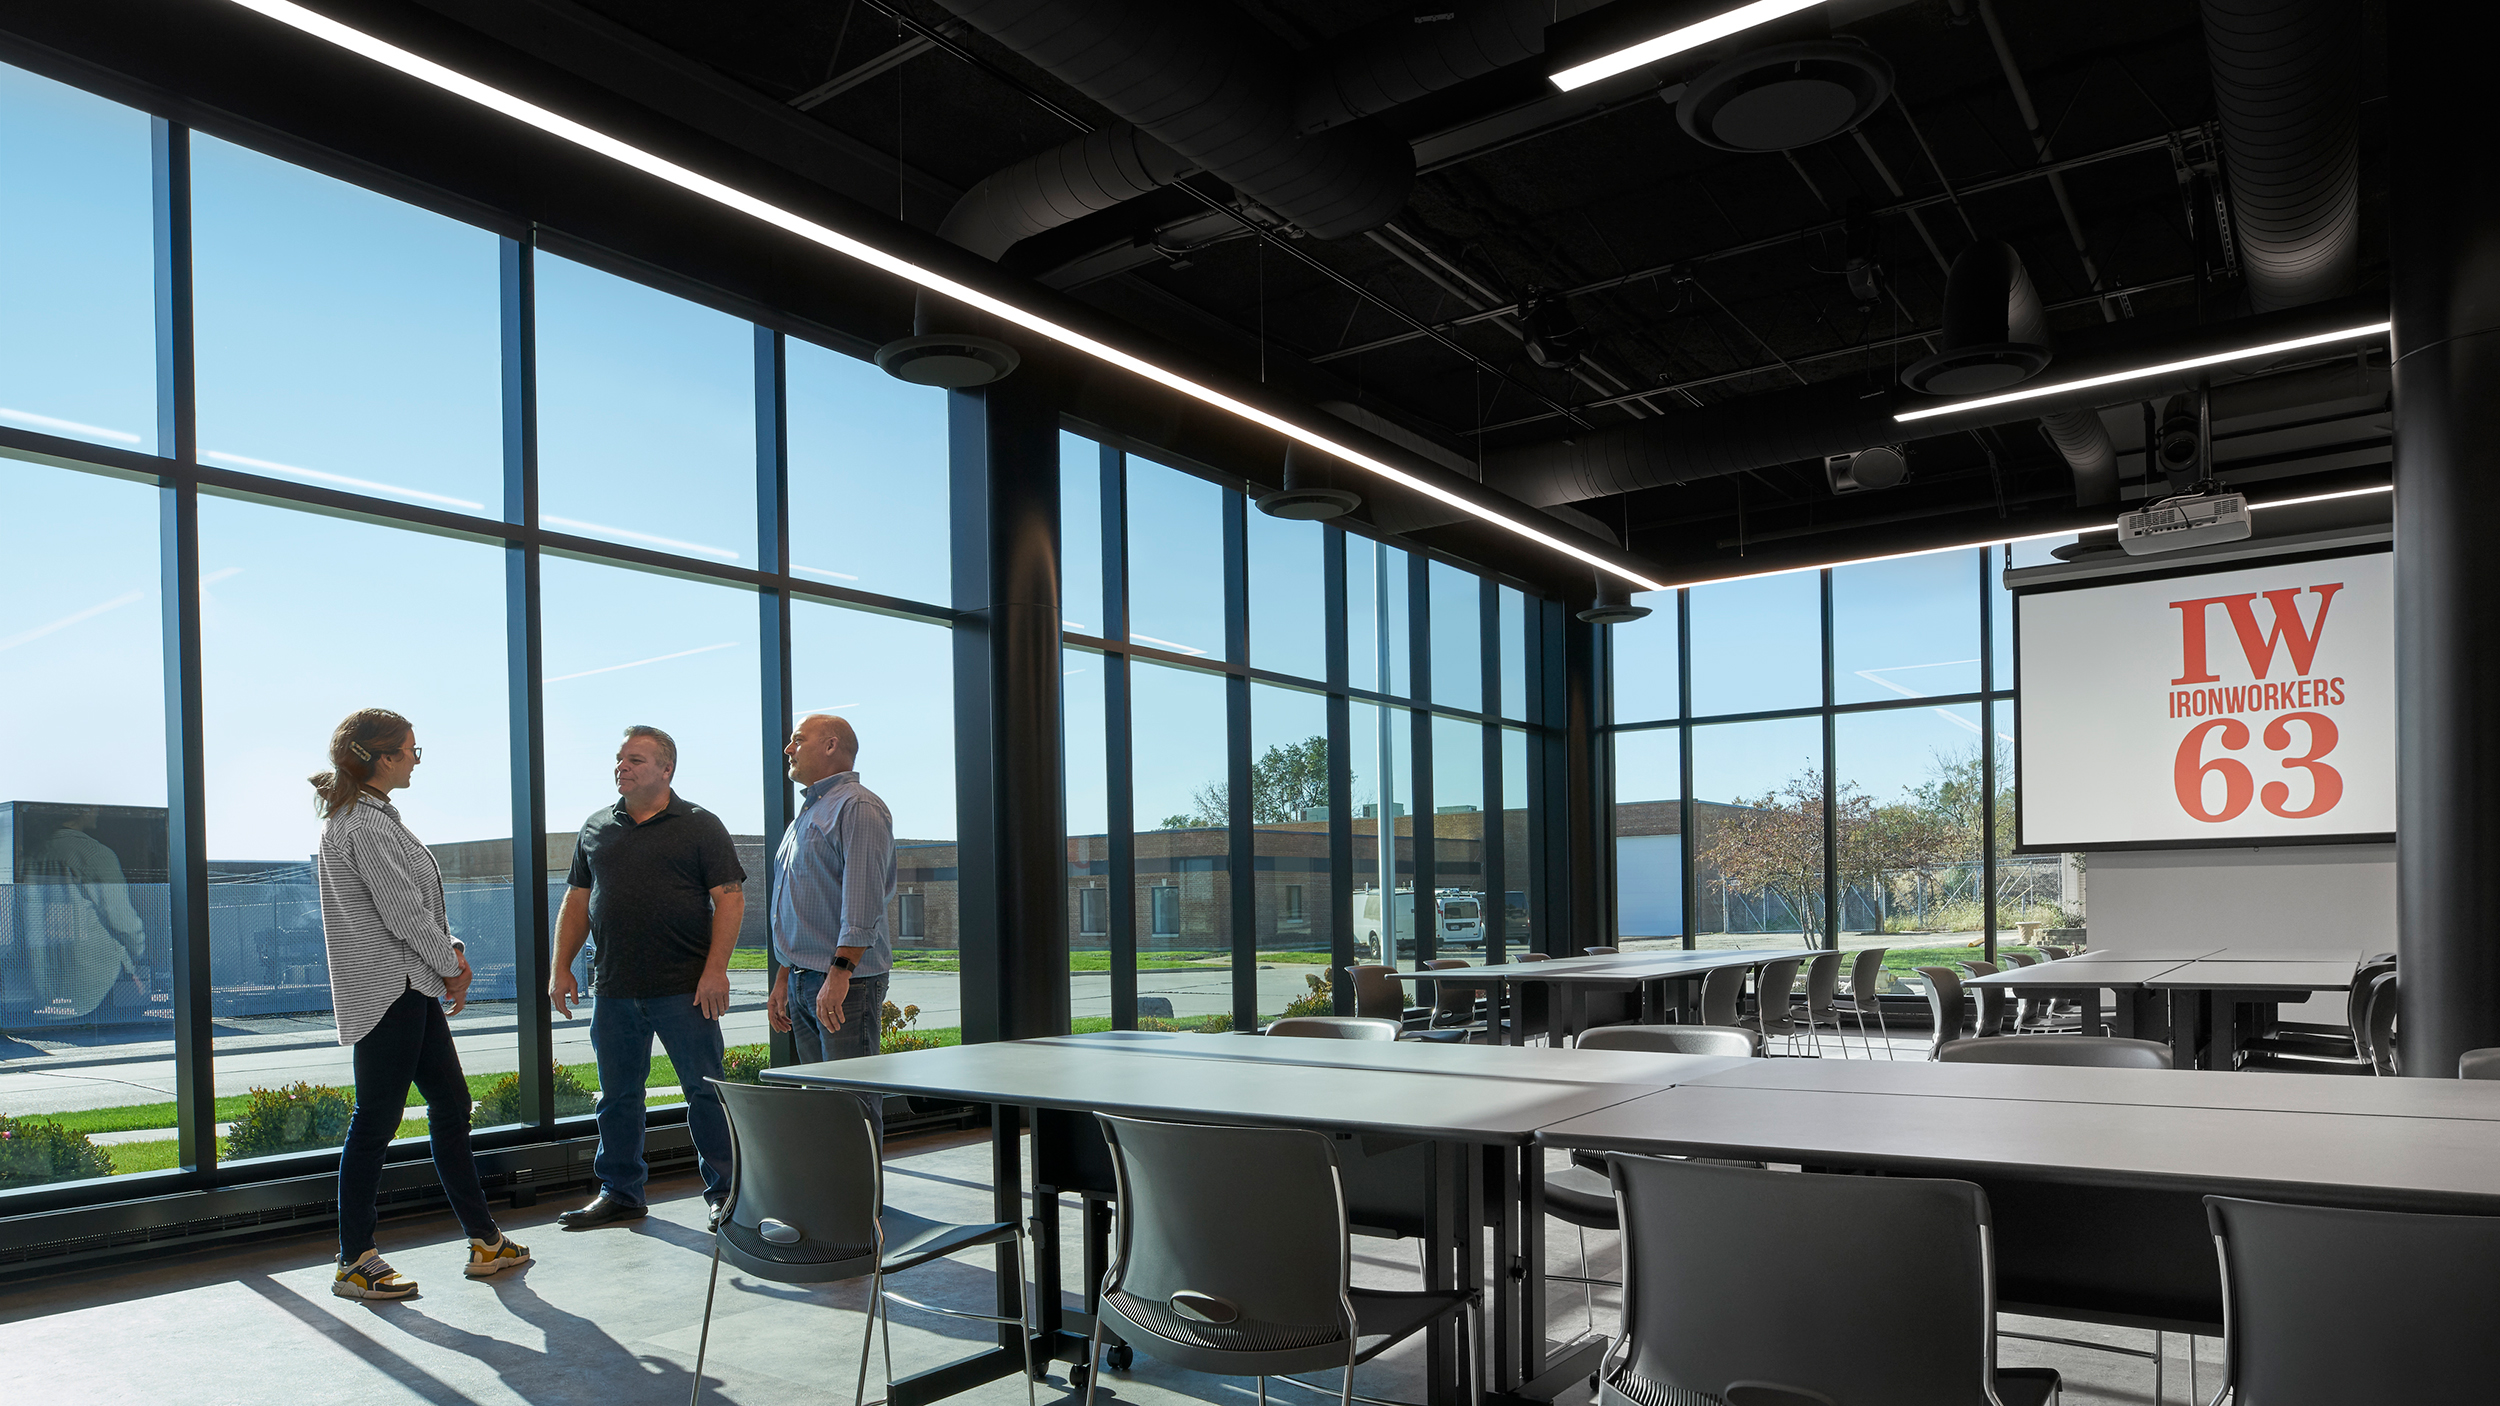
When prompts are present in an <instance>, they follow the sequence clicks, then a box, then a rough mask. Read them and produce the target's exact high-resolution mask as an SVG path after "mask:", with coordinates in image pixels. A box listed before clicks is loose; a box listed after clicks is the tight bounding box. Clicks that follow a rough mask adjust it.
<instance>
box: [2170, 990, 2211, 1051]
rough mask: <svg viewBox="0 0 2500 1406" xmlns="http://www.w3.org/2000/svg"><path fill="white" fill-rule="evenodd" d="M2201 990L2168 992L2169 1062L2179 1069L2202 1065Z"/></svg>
mask: <svg viewBox="0 0 2500 1406" xmlns="http://www.w3.org/2000/svg"><path fill="white" fill-rule="evenodd" d="M2204 1037H2205V993H2204V992H2202V991H2173V992H2171V993H2170V1062H2171V1064H2172V1066H2173V1067H2175V1068H2179V1069H2204V1068H2207V1067H2208V1066H2207V1065H2206V1063H2205V1060H2204V1053H2205V1051H2204V1043H2205V1040H2204Z"/></svg>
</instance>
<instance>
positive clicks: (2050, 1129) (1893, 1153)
mask: <svg viewBox="0 0 2500 1406" xmlns="http://www.w3.org/2000/svg"><path fill="white" fill-rule="evenodd" d="M2032 1072H2035V1073H2036V1072H2043V1071H2032ZM2069 1072H2072V1071H2069ZM2098 1072H2103V1073H2109V1072H2128V1071H2098ZM2132 1072H2136V1073H2142V1074H2155V1073H2159V1072H2160V1071H2151V1070H2142V1071H2132ZM2238 1077H2241V1078H2248V1077H2249V1076H2244V1075H2243V1076H2238ZM2295 1080H2296V1076H2291V1075H2284V1076H2279V1077H2278V1078H2277V1079H2276V1080H2274V1082H2294V1081H2295ZM2299 1082H2315V1083H2327V1082H2330V1081H2328V1080H2324V1079H2319V1080H2306V1081H2299ZM2334 1082H2346V1081H2334ZM2350 1082H2359V1081H2350ZM1538 1141H1540V1142H1542V1143H1545V1144H1548V1145H1550V1146H1556V1147H1570V1148H1590V1149H1599V1150H1612V1151H1624V1152H1663V1153H1676V1154H1685V1155H1696V1156H1712V1157H1741V1158H1747V1159H1760V1160H1764V1161H1771V1162H1797V1163H1803V1164H1807V1165H1817V1166H1857V1167H1885V1168H1897V1169H1902V1170H1917V1171H1919V1172H1922V1173H1924V1174H1927V1175H1961V1176H1999V1177H2014V1178H2025V1179H2045V1180H2054V1181H2065V1182H2074V1183H2078V1184H2091V1185H2106V1186H2122V1187H2150V1188H2155V1189H2164V1190H2181V1191H2192V1192H2204V1193H2207V1194H2238V1195H2252V1196H2259V1197H2264V1196H2297V1197H2302V1198H2305V1199H2313V1200H2321V1201H2327V1202H2332V1203H2338V1204H2347V1205H2364V1206H2374V1207H2385V1208H2389V1209H2404V1210H2438V1211H2451V1212H2465V1213H2479V1214H2486V1215H2488V1214H2491V1213H2493V1212H2495V1211H2500V1177H2495V1176H2494V1175H2493V1173H2492V1168H2494V1167H2495V1166H2500V1121H2491V1120H2485V1119H2470V1118H2366V1119H2364V1118H2361V1117H2357V1116H2353V1115H2339V1114H2333V1113H2317V1112H2281V1111H2276V1110H2271V1109H2237V1108H2212V1107H2176V1106H2168V1105H2163V1104H2158V1103H2090V1102H2073V1101H2062V1100H2050V1099H2024V1098H2008V1099H2001V1100H1994V1101H1990V1102H1987V1103H1985V1104H1984V1105H1983V1104H1975V1103H1974V1101H1973V1100H1972V1099H1969V1098H1960V1097H1938V1096H1933V1095H1919V1094H1903V1095H1897V1096H1891V1097H1868V1096H1867V1095H1866V1094H1864V1093H1862V1092H1856V1093H1837V1092H1830V1091H1826V1090H1820V1089H1763V1088H1731V1087H1725V1086H1714V1085H1711V1084H1706V1083H1704V1084H1687V1085H1682V1086H1679V1087H1676V1088H1672V1089H1661V1090H1659V1091H1657V1092H1656V1093H1652V1094H1645V1095H1643V1096H1641V1097H1640V1098H1637V1099H1633V1100H1630V1101H1629V1102H1626V1103H1621V1104H1616V1105H1612V1106H1610V1107H1607V1108H1603V1109H1599V1110H1596V1111H1594V1112H1590V1113H1585V1114H1581V1115H1578V1116H1576V1117H1573V1118H1568V1119H1561V1120H1558V1121H1556V1122H1555V1123H1554V1124H1552V1125H1550V1126H1549V1127H1547V1128H1546V1129H1545V1130H1544V1132H1542V1133H1540V1134H1539V1135H1538Z"/></svg>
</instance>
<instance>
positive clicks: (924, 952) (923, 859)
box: [722, 601, 963, 1043]
mask: <svg viewBox="0 0 2500 1406" xmlns="http://www.w3.org/2000/svg"><path fill="white" fill-rule="evenodd" d="M729 653H730V651H727V650H724V651H722V655H723V657H724V658H726V657H727V656H728V655H729ZM723 667H729V666H726V665H724V666H723ZM751 687H752V685H750V688H751ZM790 703H791V716H792V721H793V722H796V720H797V719H799V718H803V717H806V716H807V715H808V714H810V713H833V714H837V715H839V716H840V717H842V718H845V719H847V720H848V721H849V722H850V724H851V728H852V730H853V731H855V732H857V733H858V734H859V779H860V781H861V782H862V784H864V785H866V786H867V787H868V789H869V790H871V791H874V792H876V793H877V796H878V798H879V799H880V800H883V801H884V802H885V804H886V809H887V810H889V811H891V812H893V815H894V894H895V896H894V900H893V902H891V903H889V904H888V905H887V906H886V930H887V931H888V932H889V933H890V934H892V936H893V942H894V964H895V965H894V978H893V980H892V981H891V982H890V983H888V985H887V987H886V999H888V1000H890V1001H892V1002H893V1003H894V1004H895V1005H896V1006H898V1007H905V1008H909V1007H913V1006H917V1007H919V1009H920V1013H919V1015H918V1016H917V1017H916V1018H915V1022H914V1024H913V1026H912V1028H913V1029H915V1030H925V1031H945V1030H950V1029H960V1028H961V1027H962V1025H963V994H962V987H961V985H960V984H959V982H958V979H957V975H956V965H957V962H956V955H955V954H956V951H957V949H958V946H959V934H960V932H961V928H960V926H959V925H958V924H957V922H956V914H957V913H958V912H959V911H960V910H959V908H958V907H957V904H956V898H955V894H956V870H955V838H956V835H955V657H954V632H953V631H951V630H949V629H947V628H946V627H945V626H943V625H933V624H929V623H928V622H926V621H921V620H904V619H898V618H896V617H894V616H891V615H878V614H874V613H872V612H870V611H865V610H846V609H844V608H842V607H840V606H835V605H820V604H815V603H812V602H807V601H800V602H798V603H796V604H794V605H792V606H791V608H790ZM746 775H748V776H752V775H753V773H752V772H748V773H746ZM724 784H730V783H728V782H726V781H725V782H724ZM746 789H747V790H749V791H754V790H756V789H757V786H756V784H755V783H754V782H752V781H750V782H747V783H746ZM732 828H733V829H736V828H737V827H735V826H733V827H732ZM741 833H743V832H741ZM777 839H778V837H776V840H777ZM741 857H743V854H742V856H741ZM760 860H761V855H760V854H759V855H758V861H759V862H755V863H749V864H748V865H747V881H748V884H749V887H750V889H752V888H753V886H754V885H755V882H756V880H757V879H758V878H759V877H760V876H761V875H762V872H763V867H762V864H761V863H760ZM907 900H908V901H907ZM758 902H761V899H760V898H757V897H751V898H750V899H749V904H750V912H752V906H753V905H754V904H756V903H758ZM906 912H909V913H910V914H911V915H912V916H913V918H914V919H915V924H914V927H915V931H913V932H911V933H908V934H907V933H906V931H905V928H904V924H903V921H902V920H903V917H904V915H905V914H906ZM747 926H748V928H749V929H750V930H753V929H755V928H756V927H757V924H756V923H755V922H754V920H753V918H752V917H750V918H749V920H748V924H747ZM751 939H752V940H755V941H758V942H762V943H766V944H769V942H770V933H769V929H767V930H765V931H763V932H754V931H750V932H748V933H742V934H740V936H739V945H740V946H742V947H743V946H745V945H746V943H747V942H748V941H749V940H751ZM754 976H755V978H756V979H757V981H758V983H759V984H758V985H757V986H756V988H755V994H756V996H757V998H758V999H759V1000H760V999H761V997H762V995H763V992H764V990H765V989H766V988H765V987H764V986H763V985H762V984H760V983H761V980H762V977H763V972H762V971H761V970H760V969H759V970H757V971H756V972H755V973H754ZM733 989H736V987H735V985H734V983H733ZM739 994H740V995H742V996H743V995H744V994H745V993H744V992H743V991H742V990H741V991H739ZM737 1015H738V1013H737V1012H735V1011H733V1012H732V1019H735V1018H736V1017H737ZM753 1019H754V1021H755V1023H754V1024H753V1025H752V1026H749V1027H746V1028H744V1029H742V1030H741V1031H740V1032H739V1033H738V1037H737V1040H733V1041H732V1043H737V1042H738V1040H744V1041H749V1042H753V1041H761V1040H763V1039H764V1038H765V1033H764V1029H763V1023H762V1019H761V1012H760V1011H759V1012H757V1013H756V1014H755V1016H754V1017H753ZM724 1033H726V1032H724Z"/></svg>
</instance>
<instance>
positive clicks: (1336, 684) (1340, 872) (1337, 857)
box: [1320, 527, 1355, 1015]
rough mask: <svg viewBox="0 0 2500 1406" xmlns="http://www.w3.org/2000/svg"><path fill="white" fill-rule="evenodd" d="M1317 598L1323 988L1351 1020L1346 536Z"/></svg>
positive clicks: (1333, 545)
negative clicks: (1323, 679) (1324, 695)
mask: <svg viewBox="0 0 2500 1406" xmlns="http://www.w3.org/2000/svg"><path fill="white" fill-rule="evenodd" d="M1324 534H1325V535H1324V540H1323V545H1322V546H1321V548H1320V598H1321V602H1322V608H1323V609H1324V610H1325V612H1326V613H1327V617H1328V623H1327V627H1326V628H1327V632H1328V973H1329V975H1328V982H1329V986H1330V988H1331V991H1332V993H1333V994H1332V1000H1333V1003H1334V1006H1335V1009H1336V1012H1337V1014H1339V1015H1352V1014H1354V986H1353V984H1352V983H1351V982H1348V981H1346V980H1345V979H1344V977H1345V969H1346V968H1347V967H1350V966H1352V965H1354V961H1355V957H1354V812H1353V806H1354V705H1353V700H1352V699H1350V698H1348V697H1347V696H1346V694H1345V688H1346V680H1347V678H1348V677H1349V675H1350V673H1351V660H1350V657H1349V656H1350V655H1351V653H1352V644H1351V638H1350V637H1351V635H1352V633H1353V632H1352V631H1351V630H1349V629H1348V628H1347V625H1346V618H1345V612H1346V579H1345V578H1346V562H1345V554H1346V534H1345V529H1343V528H1341V527H1331V528H1327V529H1324Z"/></svg>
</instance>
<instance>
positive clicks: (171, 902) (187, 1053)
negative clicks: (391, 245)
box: [152, 117, 217, 1171]
mask: <svg viewBox="0 0 2500 1406" xmlns="http://www.w3.org/2000/svg"><path fill="white" fill-rule="evenodd" d="M152 125H153V127H154V129H155V133H154V135H155V152H154V162H153V164H154V169H155V191H154V204H155V215H156V221H155V223H156V240H155V244H156V259H155V262H156V452H157V453H159V454H162V455H164V456H166V457H167V458H169V459H173V460H175V461H176V462H178V463H183V464H195V463H197V462H199V435H198V429H199V416H198V414H197V413H196V412H197V405H198V401H197V400H196V398H195V396H194V394H193V393H194V390H195V389H196V386H195V379H194V376H193V371H194V363H193V360H192V339H191V132H190V129H189V128H187V127H183V126H181V125H179V124H177V123H173V122H168V121H166V120H165V119H163V118H161V117H160V118H157V119H155V121H154V123H153V124H152ZM156 541H157V574H158V580H157V594H158V598H159V600H160V602H161V604H162V607H163V611H164V622H163V626H162V631H163V633H162V640H163V644H162V649H163V654H164V661H165V662H164V670H165V878H166V885H167V887H166V898H167V900H168V902H167V909H168V912H169V914H170V916H171V918H172V920H173V932H172V934H171V937H172V947H173V958H174V971H173V981H174V992H173V996H174V1068H175V1074H174V1123H175V1130H176V1137H177V1143H178V1148H179V1152H180V1156H181V1164H182V1165H183V1166H184V1167H190V1168H197V1169H199V1170H202V1171H206V1170H208V1169H209V1168H212V1167H214V1166H215V1165H216V1162H217V1081H216V1070H215V1067H214V1058H215V1051H214V1048H213V1036H214V1030H213V1027H212V1023H211V1010H210V1006H209V948H208V796H207V779H206V774H205V768H204V766H203V760H202V759H203V755H204V751H205V746H206V744H205V741H204V734H205V729H204V727H203V726H202V724H201V718H200V709H201V699H200V497H199V489H198V488H197V487H196V486H194V485H192V484H190V483H188V482H184V481H176V480H160V486H159V488H158V489H157V537H156Z"/></svg>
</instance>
